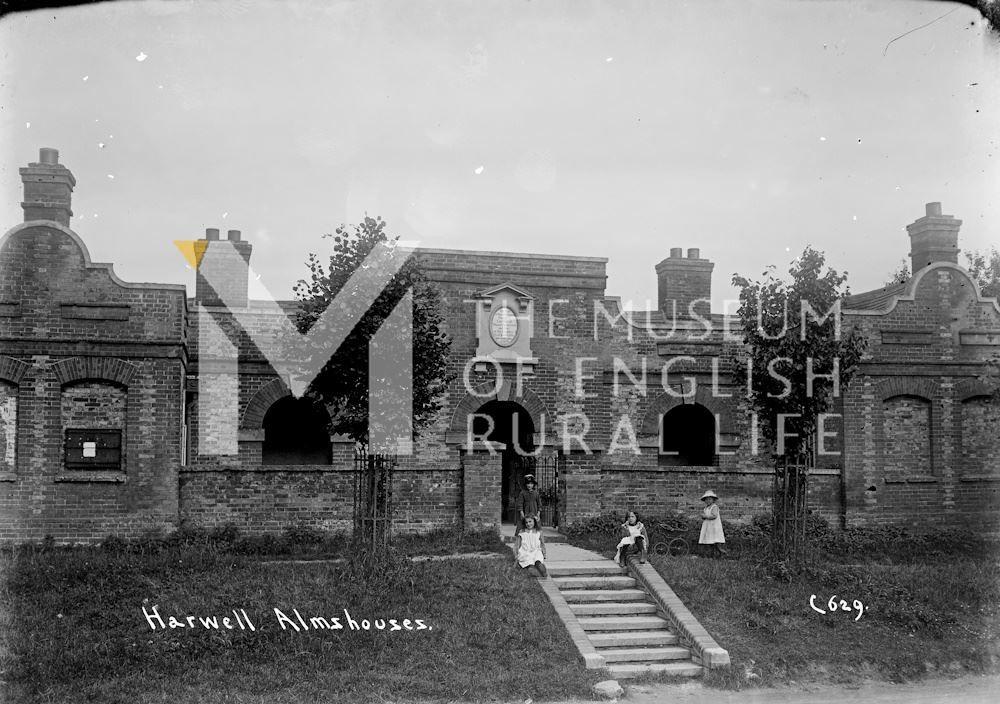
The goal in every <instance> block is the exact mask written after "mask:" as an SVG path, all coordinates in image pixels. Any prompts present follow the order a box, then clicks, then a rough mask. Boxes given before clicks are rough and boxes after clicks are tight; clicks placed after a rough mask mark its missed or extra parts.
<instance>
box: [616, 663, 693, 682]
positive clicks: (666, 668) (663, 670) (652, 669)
mask: <svg viewBox="0 0 1000 704" xmlns="http://www.w3.org/2000/svg"><path fill="white" fill-rule="evenodd" d="M702 672H703V671H702V667H701V665H696V664H694V663H693V662H664V663H647V664H641V665H625V664H621V665H608V674H609V675H610V676H611V677H613V678H614V679H616V680H622V679H628V678H630V677H639V676H640V675H646V674H650V673H656V674H666V675H677V676H678V677H700V676H701V675H702Z"/></svg>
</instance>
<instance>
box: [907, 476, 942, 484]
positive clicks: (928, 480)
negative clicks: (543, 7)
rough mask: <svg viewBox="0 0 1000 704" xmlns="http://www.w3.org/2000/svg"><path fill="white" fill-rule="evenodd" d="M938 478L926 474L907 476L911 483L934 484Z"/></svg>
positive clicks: (908, 481)
mask: <svg viewBox="0 0 1000 704" xmlns="http://www.w3.org/2000/svg"><path fill="white" fill-rule="evenodd" d="M937 480H938V478H937V477H934V476H930V475H926V474H923V475H918V476H914V477H907V478H906V481H907V483H909V484H933V483H934V482H936V481H937Z"/></svg>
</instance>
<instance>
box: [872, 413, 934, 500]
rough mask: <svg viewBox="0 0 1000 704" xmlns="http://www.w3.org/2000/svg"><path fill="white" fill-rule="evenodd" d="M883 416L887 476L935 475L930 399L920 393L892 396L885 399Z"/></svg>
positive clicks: (883, 460) (883, 464) (895, 477)
mask: <svg viewBox="0 0 1000 704" xmlns="http://www.w3.org/2000/svg"><path fill="white" fill-rule="evenodd" d="M882 418H883V421H884V423H883V427H882V442H883V453H882V466H883V467H884V468H885V478H886V479H888V480H893V479H897V480H902V479H904V478H905V477H908V476H921V475H923V476H927V475H930V474H933V463H932V459H931V402H930V401H928V400H927V399H926V398H922V397H920V396H892V397H890V398H887V399H885V400H884V401H883V402H882Z"/></svg>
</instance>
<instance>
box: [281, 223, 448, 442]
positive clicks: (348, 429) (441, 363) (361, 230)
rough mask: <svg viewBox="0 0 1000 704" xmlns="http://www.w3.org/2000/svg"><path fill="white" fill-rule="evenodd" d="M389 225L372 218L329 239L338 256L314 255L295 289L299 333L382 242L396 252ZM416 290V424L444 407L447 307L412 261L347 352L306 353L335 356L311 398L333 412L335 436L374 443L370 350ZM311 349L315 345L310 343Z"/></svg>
mask: <svg viewBox="0 0 1000 704" xmlns="http://www.w3.org/2000/svg"><path fill="white" fill-rule="evenodd" d="M385 228H386V223H385V221H384V220H382V219H381V218H379V217H376V218H371V217H368V216H366V217H365V219H364V220H363V221H362V222H361V224H359V225H342V226H340V227H338V228H337V230H336V232H335V234H327V235H324V237H325V238H332V239H333V241H334V248H333V250H334V251H333V254H332V255H331V256H330V260H329V262H328V264H326V265H324V264H323V263H322V262H321V261H320V259H319V257H318V256H317V255H316V254H310V255H309V260H308V262H307V266H308V267H309V278H308V280H305V279H303V280H300V281H299V282H298V284H296V286H295V288H294V291H295V296H296V298H297V299H298V300H299V302H300V307H299V310H298V313H297V315H296V321H295V322H296V326H297V327H298V330H299V332H300V333H305V332H307V331H309V330H311V329H312V328H313V326H314V325H315V324H316V323H317V321H318V320H320V316H321V315H322V313H323V312H324V311H325V310H326V309H327V307H328V306H329V305H330V304H331V302H332V301H333V300H334V298H336V296H337V294H338V293H339V292H340V291H341V289H343V287H344V285H345V284H346V283H347V282H348V280H349V279H350V277H351V275H352V274H354V272H355V271H357V270H358V268H359V267H362V266H367V265H366V264H365V259H366V257H368V255H369V254H370V253H371V252H372V250H373V249H374V248H375V247H376V245H378V244H379V243H385V244H386V245H389V246H394V243H395V242H396V241H397V240H398V239H399V238H398V237H394V238H392V240H390V238H389V235H387V234H386V232H385ZM411 289H412V291H413V328H412V329H413V332H412V343H413V388H412V412H413V421H414V425H415V426H416V427H415V428H414V430H417V429H419V427H420V426H421V425H424V424H426V422H427V421H428V420H430V419H431V418H432V417H433V415H434V414H435V412H436V411H437V410H438V409H439V408H440V405H441V404H440V398H441V395H442V394H443V392H444V390H445V388H446V386H447V383H448V381H449V375H448V373H447V363H448V357H449V354H450V349H451V341H450V339H449V338H448V336H447V334H446V333H445V332H444V325H443V315H442V310H443V305H444V304H443V300H442V298H441V295H440V292H439V291H438V290H437V288H435V287H434V286H433V285H432V284H430V283H429V282H428V281H427V280H426V278H425V276H424V275H423V273H422V272H421V271H420V269H419V267H418V266H417V263H416V262H415V261H414V260H413V259H412V258H409V259H407V260H406V262H405V263H404V264H403V266H402V268H400V270H399V271H398V272H397V273H396V274H395V275H394V276H393V277H392V279H391V280H390V281H389V283H388V284H387V285H386V287H385V288H384V289H383V291H382V292H381V294H380V295H378V297H377V298H376V299H375V302H374V303H373V304H372V305H371V307H370V308H369V309H368V311H367V312H366V313H365V314H364V316H363V317H362V318H361V320H360V321H359V322H358V324H357V325H356V326H355V327H354V329H353V330H352V331H351V332H350V333H349V334H348V335H347V338H346V339H345V340H344V342H343V343H342V344H341V345H340V347H339V348H338V349H337V350H336V352H334V353H333V354H332V356H329V355H330V353H331V350H329V349H323V348H320V346H318V345H316V344H313V348H311V349H310V348H308V347H307V348H306V349H304V350H300V353H301V354H304V355H308V356H310V357H312V356H316V355H320V356H321V357H319V358H320V359H322V358H324V357H326V356H329V361H327V362H326V364H325V366H323V368H322V371H321V372H320V373H319V374H318V376H317V377H316V378H315V380H314V381H313V382H312V384H311V385H310V386H309V389H308V392H307V394H308V395H309V396H311V397H313V398H316V399H318V400H319V401H321V402H322V403H324V404H325V405H327V407H329V408H330V409H331V415H332V417H333V418H334V421H333V426H334V427H333V430H334V431H335V432H338V433H343V434H346V435H348V436H349V437H351V438H352V439H354V440H355V441H358V442H361V443H367V440H368V430H369V428H368V385H369V371H368V370H369V360H368V346H369V342H370V340H371V339H372V337H373V336H374V335H375V333H376V332H377V331H378V330H379V328H380V327H381V326H382V323H383V321H385V320H386V318H388V316H389V315H390V314H391V313H392V311H393V310H394V309H395V307H396V305H397V304H398V303H399V302H400V301H401V300H402V299H403V296H404V295H405V294H406V292H407V291H408V290H411ZM307 344H308V343H307Z"/></svg>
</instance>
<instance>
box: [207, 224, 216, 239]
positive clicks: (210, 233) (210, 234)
mask: <svg viewBox="0 0 1000 704" xmlns="http://www.w3.org/2000/svg"><path fill="white" fill-rule="evenodd" d="M205 239H206V240H217V239H219V228H217V227H206V228H205Z"/></svg>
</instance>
